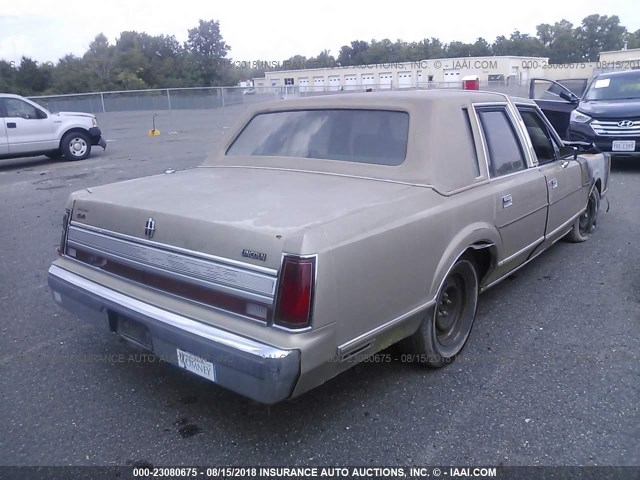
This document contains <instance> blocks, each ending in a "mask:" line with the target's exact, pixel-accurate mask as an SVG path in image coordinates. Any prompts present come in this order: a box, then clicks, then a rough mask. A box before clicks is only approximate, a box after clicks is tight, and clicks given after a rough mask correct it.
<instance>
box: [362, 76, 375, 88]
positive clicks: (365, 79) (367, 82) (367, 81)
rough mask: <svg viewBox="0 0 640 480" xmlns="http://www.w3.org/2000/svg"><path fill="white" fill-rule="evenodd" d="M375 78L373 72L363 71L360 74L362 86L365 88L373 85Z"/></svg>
mask: <svg viewBox="0 0 640 480" xmlns="http://www.w3.org/2000/svg"><path fill="white" fill-rule="evenodd" d="M375 85H376V80H375V77H374V76H373V73H363V74H362V86H363V87H365V88H372V87H375Z"/></svg>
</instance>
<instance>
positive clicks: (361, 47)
mask: <svg viewBox="0 0 640 480" xmlns="http://www.w3.org/2000/svg"><path fill="white" fill-rule="evenodd" d="M368 48H369V43H368V42H365V41H363V40H354V41H353V42H351V46H349V45H343V46H342V47H341V48H340V53H339V54H338V63H339V64H340V65H344V66H347V65H361V64H363V63H364V61H363V59H362V56H363V55H364V53H365V52H366V51H367V50H368Z"/></svg>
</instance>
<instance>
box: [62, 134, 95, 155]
mask: <svg viewBox="0 0 640 480" xmlns="http://www.w3.org/2000/svg"><path fill="white" fill-rule="evenodd" d="M60 149H61V150H62V153H64V156H65V157H66V158H67V160H71V161H75V160H84V159H85V158H88V157H89V155H91V140H90V139H89V135H87V134H86V133H83V132H69V133H67V134H65V135H64V137H62V141H61V142H60Z"/></svg>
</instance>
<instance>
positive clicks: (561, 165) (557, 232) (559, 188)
mask: <svg viewBox="0 0 640 480" xmlns="http://www.w3.org/2000/svg"><path fill="white" fill-rule="evenodd" d="M518 111H519V112H520V116H521V117H522V120H523V121H524V124H525V126H526V128H527V132H528V133H529V137H530V138H531V143H532V145H533V149H534V151H535V154H536V156H537V158H538V164H539V165H540V172H541V173H542V174H543V175H544V176H545V179H546V182H547V192H548V196H549V213H548V217H547V227H546V232H545V235H546V237H547V238H548V240H549V241H550V242H553V241H555V240H557V239H558V238H559V237H560V236H562V235H564V234H565V233H566V232H567V231H568V230H569V229H570V228H571V224H572V221H573V220H574V219H575V217H576V216H577V215H578V214H579V213H580V211H581V210H582V209H584V206H585V204H586V198H587V197H586V194H587V192H586V190H585V188H586V187H583V182H582V165H581V164H580V163H579V162H578V161H576V160H574V159H573V149H566V148H564V147H562V146H560V145H558V144H557V143H556V141H555V140H554V135H553V134H552V132H551V130H550V127H549V125H548V124H547V122H545V120H544V117H543V116H542V115H541V113H540V112H539V111H538V109H536V108H535V107H525V106H518Z"/></svg>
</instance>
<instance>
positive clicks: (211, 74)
mask: <svg viewBox="0 0 640 480" xmlns="http://www.w3.org/2000/svg"><path fill="white" fill-rule="evenodd" d="M185 48H186V49H187V50H188V51H189V52H191V53H192V54H193V55H194V57H195V58H196V60H197V61H198V63H199V65H200V74H201V77H202V80H203V82H204V84H205V86H212V85H219V84H220V83H221V80H222V77H223V69H224V64H225V63H224V61H223V60H224V58H225V57H226V56H227V52H228V51H229V50H230V47H229V46H228V45H227V44H226V43H225V41H224V40H223V39H222V35H221V34H220V24H219V23H218V22H217V21H216V20H209V21H204V20H200V22H199V24H198V26H197V27H195V28H192V29H190V30H189V37H188V40H187V42H186V44H185Z"/></svg>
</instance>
